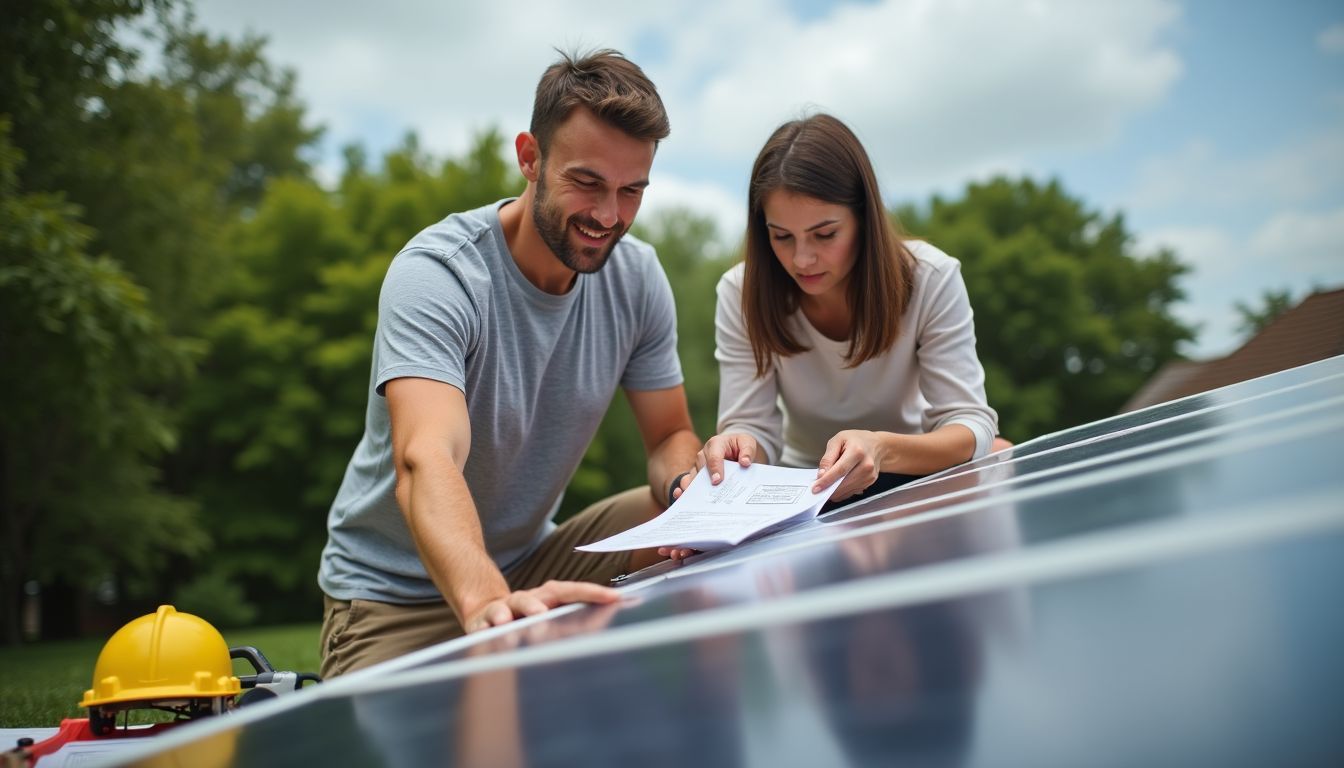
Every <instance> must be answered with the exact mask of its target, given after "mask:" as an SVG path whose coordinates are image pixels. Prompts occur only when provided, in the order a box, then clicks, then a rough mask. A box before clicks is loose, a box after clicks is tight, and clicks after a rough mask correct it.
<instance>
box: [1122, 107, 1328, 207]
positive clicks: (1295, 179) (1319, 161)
mask: <svg viewBox="0 0 1344 768" xmlns="http://www.w3.org/2000/svg"><path fill="white" fill-rule="evenodd" d="M1340 192H1344V126H1339V125H1337V126H1332V130H1328V131H1324V132H1322V133H1320V134H1317V135H1314V136H1311V137H1309V138H1307V139H1305V140H1303V141H1299V142H1294V143H1290V144H1287V145H1284V146H1282V147H1279V148H1277V149H1274V150H1272V151H1269V152H1266V153H1264V154H1260V155H1253V156H1239V155H1231V154H1228V153H1223V152H1220V151H1218V150H1217V149H1215V147H1214V146H1213V145H1212V144H1211V143H1210V142H1209V141H1207V140H1194V141H1191V142H1189V143H1187V144H1186V145H1185V146H1184V147H1182V148H1181V149H1180V150H1179V151H1178V152H1176V153H1174V154H1171V155H1167V156H1160V157H1153V158H1150V159H1148V160H1147V161H1145V162H1144V163H1143V165H1142V166H1141V167H1140V169H1139V172H1138V176H1137V182H1136V184H1135V188H1134V190H1133V191H1132V192H1131V193H1130V194H1129V195H1128V196H1127V200H1126V203H1127V207H1128V208H1129V209H1130V210H1131V211H1135V212H1140V213H1142V212H1145V211H1153V210H1160V209H1163V208H1169V207H1173V206H1177V207H1182V208H1187V209H1188V208H1189V207H1191V206H1200V207H1205V208H1214V209H1227V208H1235V207H1238V206H1248V205H1250V206H1255V207H1258V208H1262V209H1263V207H1265V206H1275V207H1277V206H1283V205H1300V204H1303V203H1309V202H1312V201H1316V200H1320V199H1321V198H1323V197H1325V196H1327V195H1332V194H1338V193H1340Z"/></svg>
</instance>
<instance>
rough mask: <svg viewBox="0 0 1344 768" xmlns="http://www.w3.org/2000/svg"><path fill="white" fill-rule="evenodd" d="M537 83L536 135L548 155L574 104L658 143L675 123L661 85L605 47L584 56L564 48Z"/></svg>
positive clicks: (533, 116)
mask: <svg viewBox="0 0 1344 768" xmlns="http://www.w3.org/2000/svg"><path fill="white" fill-rule="evenodd" d="M560 57H561V58H560V61H557V62H556V63H554V64H552V65H551V66H550V67H547V69H546V72H545V74H543V75H542V76H541V82H539V83H537V97H536V101H534V102H533V104H532V127H531V131H532V135H533V136H534V137H536V140H537V145H538V146H539V147H540V148H541V151H542V153H543V154H545V152H546V150H547V148H548V147H549V146H550V143H551V137H552V136H553V135H554V134H555V129H556V128H557V127H558V126H559V125H560V123H562V122H564V120H565V118H567V117H569V113H570V112H571V111H573V109H574V108H575V107H586V108H587V109H589V110H590V111H592V113H593V114H594V115H596V116H597V118H598V119H600V120H602V121H603V122H606V123H608V124H609V125H612V126H614V127H616V128H619V129H620V130H622V131H624V132H625V133H627V134H629V135H630V136H633V137H634V138H636V139H643V140H645V141H652V142H654V144H657V143H658V142H659V141H661V140H663V139H665V138H667V134H668V133H669V132H670V131H671V127H670V125H669V124H668V120H667V110H666V109H664V108H663V100H662V99H661V98H659V96H658V89H657V88H655V87H654V86H653V83H652V82H651V81H650V80H649V78H648V77H646V76H645V75H644V71H643V70H641V69H640V68H639V67H638V66H637V65H636V64H635V63H634V62H632V61H630V60H629V59H627V58H625V56H623V55H622V54H621V53H619V52H617V51H613V50H611V49H609V48H604V49H602V50H600V51H593V52H592V53H589V54H586V55H583V56H579V55H578V54H572V53H565V52H564V51H561V52H560Z"/></svg>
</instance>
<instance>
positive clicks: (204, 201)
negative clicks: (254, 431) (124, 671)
mask: <svg viewBox="0 0 1344 768" xmlns="http://www.w3.org/2000/svg"><path fill="white" fill-rule="evenodd" d="M194 26H195V25H194V18H193V17H192V15H191V12H190V10H189V9H186V10H183V9H182V7H181V6H179V5H177V4H174V3H172V2H171V0H145V1H143V2H141V1H138V0H87V1H81V2H79V3H72V2H69V0H32V1H31V2H25V3H19V4H9V5H7V6H6V13H5V24H4V25H3V29H2V30H0V43H3V44H0V119H3V120H4V121H5V122H6V124H7V125H8V126H10V128H8V129H7V132H6V143H5V152H6V157H7V158H8V159H7V160H6V166H5V168H6V171H5V173H6V174H7V178H8V181H7V182H6V186H5V190H4V195H5V198H4V205H5V216H6V220H5V229H4V230H3V232H4V236H5V237H6V238H7V239H6V241H5V244H4V249H5V251H4V256H5V263H4V265H3V268H4V270H5V272H4V280H5V283H4V286H3V290H4V291H5V297H6V298H5V301H6V304H5V307H4V309H3V317H4V320H5V327H4V331H3V335H4V337H5V338H4V339H3V340H0V344H2V345H3V349H4V352H5V356H4V360H5V375H4V376H3V382H0V388H3V390H4V391H5V392H6V393H8V394H10V395H11V396H12V397H14V398H15V399H14V400H12V401H11V402H14V403H20V402H21V403H24V404H25V410H24V413H25V414H40V415H41V418H40V419H37V420H36V421H34V420H32V419H29V418H28V417H27V416H25V415H24V414H6V417H5V418H4V419H3V420H0V445H3V446H4V447H5V448H4V451H3V452H2V453H0V477H4V478H5V479H6V483H5V491H4V492H2V493H0V497H3V502H4V503H5V505H6V506H5V509H4V514H5V517H6V521H7V522H6V524H7V525H10V524H11V523H12V524H13V527H14V530H15V531H17V532H18V534H19V535H16V536H14V537H10V536H7V537H6V544H7V545H11V546H13V547H23V548H25V549H24V554H23V558H25V559H23V560H22V561H19V560H15V561H12V563H11V561H9V560H7V561H6V568H9V566H10V565H11V564H12V565H13V566H14V567H13V568H11V569H10V570H7V571H6V572H5V582H4V584H3V585H0V588H3V589H4V590H5V594H4V600H5V603H4V604H5V606H6V608H7V609H8V608H9V607H11V606H12V605H13V604H14V603H13V600H14V598H15V596H16V595H17V592H16V591H15V590H17V589H18V586H17V582H16V581H15V579H36V580H38V581H42V582H43V583H44V586H46V587H54V586H56V585H59V584H61V583H66V582H69V581H70V580H74V581H77V582H78V583H77V584H75V585H74V586H75V588H76V591H78V589H84V588H87V587H89V585H90V584H91V583H93V582H95V581H106V580H108V579H112V580H114V581H116V582H118V583H120V584H121V585H122V586H123V587H124V588H125V589H123V597H124V596H126V594H131V595H132V596H133V595H134V594H136V593H137V589H136V587H137V582H138V583H141V584H144V585H148V584H150V583H152V582H153V581H154V579H153V578H152V575H154V574H155V573H156V571H158V572H161V571H162V570H163V569H166V568H169V567H170V565H169V564H168V561H167V558H168V557H170V556H171V557H174V558H177V560H184V561H185V560H189V559H190V558H191V557H192V556H193V555H195V554H197V553H199V552H201V551H202V549H203V547H204V542H205V537H204V535H203V533H202V531H201V530H200V528H199V526H197V525H196V524H195V523H194V522H193V521H194V520H195V516H194V512H193V511H192V510H193V509H194V508H195V505H194V502H193V501H191V500H190V499H187V498H185V497H175V496H172V495H170V494H168V493H165V492H164V491H163V490H162V489H163V486H164V485H165V480H164V479H163V478H161V477H160V461H161V459H162V457H163V455H164V453H165V451H167V450H169V449H170V448H172V447H175V445H176V442H175V441H176V435H177V433H176V431H175V427H176V416H177V412H178V409H179V402H180V398H181V395H182V388H183V387H184V386H186V382H187V380H188V374H189V372H190V369H191V366H192V362H193V360H195V359H196V358H197V357H198V356H199V352H200V347H199V345H193V344H189V343H187V342H185V341H184V340H183V339H182V337H183V336H185V335H189V334H193V333H195V332H196V331H197V330H198V329H199V327H200V323H201V322H202V321H203V319H204V317H205V314H204V312H203V311H202V310H203V309H204V308H205V307H206V306H207V303H208V302H209V301H210V300H211V294H212V291H213V290H214V289H215V288H216V286H218V285H221V284H223V283H225V282H227V280H228V277H227V276H228V274H229V272H230V270H231V269H232V264H233V261H234V258H233V254H232V253H231V252H230V251H229V250H228V248H227V245H228V242H229V239H230V237H231V235H230V232H231V230H232V229H233V227H235V226H236V224H237V223H238V222H239V221H241V220H243V219H244V218H246V217H247V216H248V215H250V214H251V211H252V209H253V208H254V207H255V205H256V204H257V202H258V201H259V200H260V199H261V197H262V195H263V194H264V193H265V190H266V189H267V187H268V186H269V185H270V184H271V183H273V182H274V181H275V180H277V179H284V178H299V179H306V178H308V176H309V168H308V164H307V162H306V160H305V159H304V157H303V153H304V151H306V149H307V148H308V147H309V146H311V144H312V142H313V141H315V139H316V138H317V136H318V131H317V130H316V129H313V128H310V127H308V126H307V125H306V124H305V122H304V118H303V109H302V106H301V105H300V104H299V103H298V102H297V100H296V98H295V96H294V80H293V76H292V75H291V74H289V73H285V72H279V73H277V72H276V71H274V70H273V69H272V68H271V67H270V66H269V65H268V64H267V63H266V61H265V59H264V57H263V55H262V49H263V47H264V41H262V40H260V39H257V38H247V39H244V40H243V41H242V42H241V43H236V44H235V43H231V42H228V41H224V40H217V39H213V38H210V37H208V36H207V35H205V34H203V33H201V32H199V31H197V30H196V29H195V28H194ZM133 28H134V29H133ZM135 29H138V30H139V32H141V33H143V35H140V36H138V35H137V34H136V32H135V31H134V30H135ZM144 44H161V45H162V54H163V55H162V59H161V60H162V69H161V70H158V71H155V72H145V71H142V70H141V68H140V65H139V61H140V48H141V47H142V45H144ZM11 136H12V142H13V143H12V145H11V143H10V141H11V139H10V138H9V137H11ZM21 157H24V158H26V162H20V158H21ZM95 254H96V255H95ZM53 334H54V335H55V336H56V337H58V338H53ZM37 384H41V385H42V386H37ZM81 392H82V393H83V396H82V397H81V396H80V394H79V393H81ZM34 418H36V417H34ZM39 427H40V428H39ZM35 441H39V442H42V446H41V447H40V448H39V449H37V450H32V451H27V452H25V451H21V450H20V449H19V446H25V445H29V444H30V443H33V442H35ZM48 465H49V466H48ZM15 478H18V479H15ZM166 482H167V484H168V485H172V478H167V479H166ZM129 509H136V510H137V515H138V517H128V514H129V513H128V512H127V511H126V510H129ZM132 520H143V522H144V523H146V524H148V525H152V526H154V527H153V528H152V529H151V528H146V527H144V526H141V525H135V524H134V523H133V522H132ZM108 525H121V526H122V527H123V529H126V528H131V527H132V526H134V527H135V529H136V530H138V531H141V532H142V534H141V535H140V536H139V537H138V538H135V539H134V540H135V541H138V542H140V544H141V545H143V546H141V547H140V548H139V549H136V548H134V547H131V544H130V540H131V537H124V536H122V537H121V538H123V539H126V541H103V540H102V539H103V538H106V537H107V536H113V535H119V533H120V532H119V531H118V532H116V534H114V533H111V532H109V531H107V530H105V528H106V526H108ZM74 533H79V534H80V536H79V537H76V538H79V543H78V544H76V545H73V546H71V545H67V546H64V547H63V548H61V549H60V550H59V552H55V551H47V550H44V549H42V547H44V546H47V543H51V542H59V541H60V538H59V537H60V536H66V537H70V536H72V535H73V534H74ZM52 537H58V538H52ZM84 539H89V540H91V541H93V542H94V543H95V544H96V546H94V545H91V546H87V547H86V546H84V544H83V540H84ZM53 546H54V544H53ZM100 552H101V553H103V554H102V555H100V554H99V553H100ZM39 553H41V554H42V556H41V557H39ZM177 560H175V561H174V562H173V563H172V564H171V567H172V568H179V567H180V566H181V563H179V562H177ZM34 563H37V564H40V565H41V567H40V568H38V567H36V566H33V565H32V564H34ZM128 590H129V592H128ZM144 591H145V590H140V591H139V593H140V594H143V593H144ZM55 602H56V601H51V600H46V601H44V613H46V612H47V611H46V610H45V609H49V608H52V607H54V604H55ZM45 618H51V617H50V616H48V617H45ZM5 620H6V628H7V629H6V631H7V633H9V634H10V637H13V633H12V630H13V627H14V626H15V625H14V624H13V615H12V613H6V617H5ZM48 625H49V624H48Z"/></svg>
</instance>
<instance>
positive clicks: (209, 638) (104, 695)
mask: <svg viewBox="0 0 1344 768" xmlns="http://www.w3.org/2000/svg"><path fill="white" fill-rule="evenodd" d="M241 690H242V685H241V684H240V683H239V682H238V678H236V677H234V676H233V662H232V661H231V660H230V659H229V646H228V645H227V644H226V643H225V642H224V636H223V635H221V634H219V630H217V629H215V628H214V627H212V626H210V623H209V622H207V621H206V620H205V619H202V618H200V617H199V616H193V615H191V614H189V613H178V612H177V609H176V608H174V607H173V606H171V605H161V606H159V609H158V610H157V611H155V612H154V613H151V614H148V615H145V616H141V617H140V618H138V619H135V620H133V621H131V622H130V623H128V624H127V625H126V626H124V627H122V628H121V629H119V630H117V633H116V634H115V635H112V637H111V638H110V639H109V640H108V641H107V644H106V645H104V646H103V652H102V653H100V654H98V663H97V664H96V665H95V666H94V668H93V688H91V689H89V690H87V691H85V692H84V699H83V700H82V701H81V702H79V705H80V706H81V707H100V706H104V705H108V704H121V703H125V702H134V701H154V700H168V699H199V698H211V697H222V696H236V695H238V693H239V691H241Z"/></svg>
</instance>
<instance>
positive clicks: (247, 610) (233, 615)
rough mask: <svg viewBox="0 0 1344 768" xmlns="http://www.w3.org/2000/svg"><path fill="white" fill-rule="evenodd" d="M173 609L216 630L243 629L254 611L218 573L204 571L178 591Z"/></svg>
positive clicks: (239, 590)
mask: <svg viewBox="0 0 1344 768" xmlns="http://www.w3.org/2000/svg"><path fill="white" fill-rule="evenodd" d="M173 606H174V607H176V608H177V610H179V611H181V612H183V613H191V614H195V615H196V616H200V617H201V618H202V619H205V620H206V621H208V622H210V623H211V624H212V625H214V626H215V627H216V628H220V629H222V628H225V627H242V626H247V625H248V624H251V623H252V622H253V621H255V620H256V618H257V608H256V606H254V605H252V604H251V603H250V602H248V600H247V598H246V597H244V596H243V588H242V586H240V585H239V584H238V583H237V582H236V581H234V580H232V579H230V578H229V576H228V575H227V574H225V573H224V572H223V571H221V570H212V571H206V572H205V573H203V574H201V575H200V576H197V577H196V578H194V579H192V580H191V581H189V582H187V583H186V584H183V585H182V586H180V587H178V588H177V591H176V592H175V593H174V594H173Z"/></svg>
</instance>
